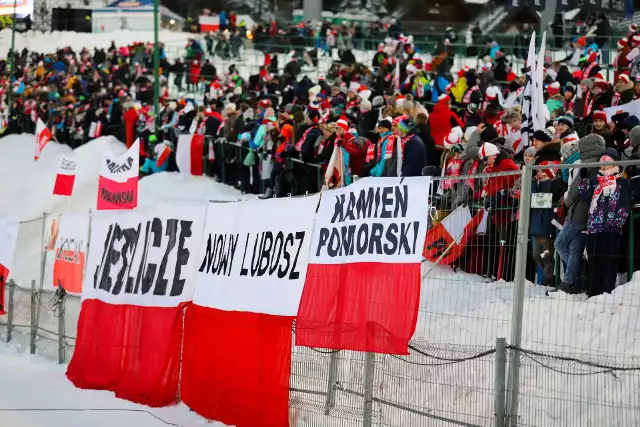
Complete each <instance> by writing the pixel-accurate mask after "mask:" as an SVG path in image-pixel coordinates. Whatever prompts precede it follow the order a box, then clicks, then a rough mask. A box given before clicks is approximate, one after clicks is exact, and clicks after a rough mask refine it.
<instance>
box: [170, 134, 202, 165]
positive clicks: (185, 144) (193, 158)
mask: <svg viewBox="0 0 640 427" xmlns="http://www.w3.org/2000/svg"><path fill="white" fill-rule="evenodd" d="M176 165H177V166H178V170H180V172H182V173H185V174H190V175H198V176H199V175H202V174H203V173H204V135H201V134H198V133H194V134H183V135H180V136H179V137H178V147H177V148H176Z"/></svg>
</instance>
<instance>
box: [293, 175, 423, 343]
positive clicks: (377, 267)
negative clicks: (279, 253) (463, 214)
mask: <svg viewBox="0 0 640 427" xmlns="http://www.w3.org/2000/svg"><path fill="white" fill-rule="evenodd" d="M431 183H432V180H431V178H429V177H412V178H365V179H361V180H358V181H357V182H355V183H354V184H352V185H350V186H348V187H345V188H342V189H337V190H331V191H326V192H324V193H323V195H322V200H321V202H320V207H319V209H318V212H317V214H316V220H315V227H314V232H313V240H312V244H311V254H310V259H309V268H308V271H307V279H306V282H305V287H304V291H303V294H302V300H301V302H300V308H299V310H298V317H297V320H296V345H302V346H309V347H323V348H332V349H346V350H356V351H368V352H378V353H389V354H408V343H409V340H410V338H411V336H412V335H413V332H414V331H415V327H416V321H417V318H418V306H419V299H420V264H421V261H422V248H423V243H424V238H425V233H426V226H427V221H426V218H427V212H428V197H427V196H428V194H430V188H431Z"/></svg>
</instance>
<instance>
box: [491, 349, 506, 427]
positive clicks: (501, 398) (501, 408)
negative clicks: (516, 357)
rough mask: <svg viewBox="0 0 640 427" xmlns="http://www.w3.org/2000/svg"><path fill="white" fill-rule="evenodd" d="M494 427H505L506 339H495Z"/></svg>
mask: <svg viewBox="0 0 640 427" xmlns="http://www.w3.org/2000/svg"><path fill="white" fill-rule="evenodd" d="M494 369H495V399H496V401H495V405H494V408H495V427H505V425H504V422H505V417H506V407H505V405H506V398H507V396H506V392H505V385H506V384H505V382H506V381H505V380H506V371H507V339H506V338H497V339H496V361H495V368H494Z"/></svg>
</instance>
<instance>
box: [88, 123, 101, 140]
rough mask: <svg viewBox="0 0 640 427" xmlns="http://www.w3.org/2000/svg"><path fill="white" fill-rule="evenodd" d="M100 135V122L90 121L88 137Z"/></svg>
mask: <svg viewBox="0 0 640 427" xmlns="http://www.w3.org/2000/svg"><path fill="white" fill-rule="evenodd" d="M100 136H102V122H101V121H97V122H91V125H90V126H89V138H98V137H100Z"/></svg>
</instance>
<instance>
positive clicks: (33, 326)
mask: <svg viewBox="0 0 640 427" xmlns="http://www.w3.org/2000/svg"><path fill="white" fill-rule="evenodd" d="M37 292H38V291H37V289H36V281H35V280H31V322H30V325H29V327H30V334H29V335H30V338H29V352H30V353H31V354H36V335H37V331H38V323H37V322H38V321H37V319H36V308H37V307H38V295H37Z"/></svg>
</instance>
